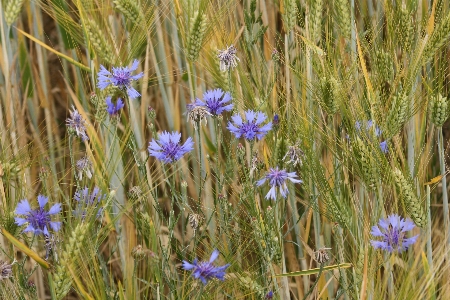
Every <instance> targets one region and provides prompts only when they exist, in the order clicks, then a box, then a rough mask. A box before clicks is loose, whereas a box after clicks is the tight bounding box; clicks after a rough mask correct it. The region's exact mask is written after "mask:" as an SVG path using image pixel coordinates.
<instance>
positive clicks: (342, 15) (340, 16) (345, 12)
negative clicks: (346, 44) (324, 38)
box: [334, 0, 351, 39]
mask: <svg viewBox="0 0 450 300" xmlns="http://www.w3.org/2000/svg"><path fill="white" fill-rule="evenodd" d="M334 6H335V11H336V14H337V21H338V25H339V27H340V31H341V33H342V36H344V37H345V38H347V39H348V38H350V34H351V17H350V9H349V7H350V3H349V2H348V0H335V1H334Z"/></svg>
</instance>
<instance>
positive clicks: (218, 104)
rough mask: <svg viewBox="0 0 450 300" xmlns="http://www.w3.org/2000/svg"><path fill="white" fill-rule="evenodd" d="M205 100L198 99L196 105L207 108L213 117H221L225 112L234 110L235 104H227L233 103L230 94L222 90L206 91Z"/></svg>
mask: <svg viewBox="0 0 450 300" xmlns="http://www.w3.org/2000/svg"><path fill="white" fill-rule="evenodd" d="M203 100H204V101H205V102H203V101H202V100H200V99H198V98H197V99H196V101H195V104H196V105H198V106H204V107H206V108H207V109H208V111H209V113H210V114H211V115H213V116H218V115H221V114H222V113H223V112H224V111H231V110H232V109H233V103H230V104H227V103H228V102H230V101H231V95H230V93H228V92H226V93H225V92H224V91H222V90H221V89H215V90H208V91H206V92H205V93H204V94H203Z"/></svg>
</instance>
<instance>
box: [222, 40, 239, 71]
mask: <svg viewBox="0 0 450 300" xmlns="http://www.w3.org/2000/svg"><path fill="white" fill-rule="evenodd" d="M236 53H237V50H236V47H234V46H233V45H231V46H229V47H227V49H225V50H219V54H217V57H218V58H219V62H220V71H222V72H224V71H228V70H229V69H230V68H235V67H236V66H237V62H238V61H240V59H239V58H238V57H237V56H236Z"/></svg>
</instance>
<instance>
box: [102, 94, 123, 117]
mask: <svg viewBox="0 0 450 300" xmlns="http://www.w3.org/2000/svg"><path fill="white" fill-rule="evenodd" d="M124 106H125V104H124V103H123V101H122V99H120V98H119V99H117V102H116V104H114V103H113V102H112V101H111V97H109V96H108V97H106V110H107V111H108V113H109V115H110V116H111V117H113V116H117V115H118V114H119V111H120V110H121V109H122V108H123V107H124Z"/></svg>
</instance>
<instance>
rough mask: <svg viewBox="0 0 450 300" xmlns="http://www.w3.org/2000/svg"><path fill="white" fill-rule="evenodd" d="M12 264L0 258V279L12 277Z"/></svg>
mask: <svg viewBox="0 0 450 300" xmlns="http://www.w3.org/2000/svg"><path fill="white" fill-rule="evenodd" d="M13 264H14V263H12V264H8V263H7V262H6V261H3V260H0V281H1V280H3V279H7V278H10V277H12V275H13V274H12V265H13Z"/></svg>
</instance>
